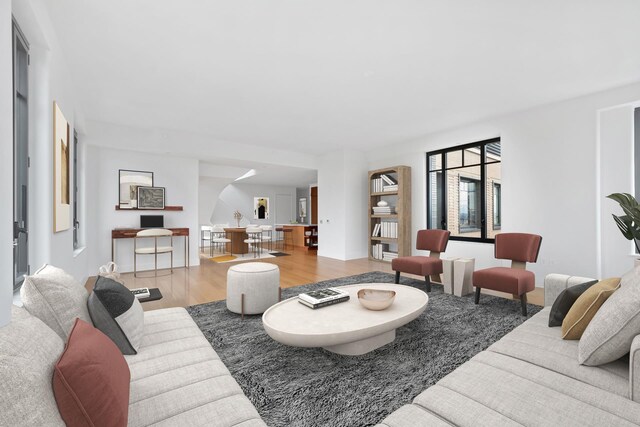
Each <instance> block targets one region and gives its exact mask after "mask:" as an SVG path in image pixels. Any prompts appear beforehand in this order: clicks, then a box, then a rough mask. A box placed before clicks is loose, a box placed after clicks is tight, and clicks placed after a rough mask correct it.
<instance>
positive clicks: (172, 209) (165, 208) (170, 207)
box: [116, 205, 184, 211]
mask: <svg viewBox="0 0 640 427" xmlns="http://www.w3.org/2000/svg"><path fill="white" fill-rule="evenodd" d="M116 210H117V211H182V210H184V208H183V207H182V206H165V207H164V209H138V208H121V207H120V205H116Z"/></svg>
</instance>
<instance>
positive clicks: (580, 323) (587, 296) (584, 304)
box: [562, 277, 631, 345]
mask: <svg viewBox="0 0 640 427" xmlns="http://www.w3.org/2000/svg"><path fill="white" fill-rule="evenodd" d="M619 287H620V279H619V278H617V277H614V278H611V279H605V280H601V281H599V282H598V283H597V284H595V285H593V286H591V287H590V288H589V289H587V290H586V291H585V292H584V293H583V294H582V295H580V296H579V297H578V299H577V300H576V302H575V303H574V304H573V305H572V306H571V308H570V309H569V312H568V313H567V315H566V316H565V318H564V320H563V321H562V339H565V340H579V339H580V337H582V334H583V333H584V331H585V329H587V326H589V323H590V322H591V319H593V317H594V316H595V315H596V313H597V312H598V310H599V309H600V307H602V304H604V302H605V301H606V300H607V299H608V298H609V297H610V296H611V295H613V293H614V292H615V291H616V290H618V288H619ZM629 345H631V343H629Z"/></svg>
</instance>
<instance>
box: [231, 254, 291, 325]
mask: <svg viewBox="0 0 640 427" xmlns="http://www.w3.org/2000/svg"><path fill="white" fill-rule="evenodd" d="M279 300H280V269H279V268H278V266H277V265H275V264H268V263H266V262H244V263H242V264H237V265H234V266H233V267H231V268H229V271H227V309H228V310H229V311H232V312H234V313H240V314H242V315H243V316H244V315H245V314H260V313H264V312H265V311H266V310H267V308H269V307H271V306H272V305H274V304H276V303H277V302H279Z"/></svg>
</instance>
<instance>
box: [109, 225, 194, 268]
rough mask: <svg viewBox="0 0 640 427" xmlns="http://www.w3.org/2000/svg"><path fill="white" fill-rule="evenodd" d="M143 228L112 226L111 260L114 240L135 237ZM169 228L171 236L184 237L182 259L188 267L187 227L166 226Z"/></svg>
mask: <svg viewBox="0 0 640 427" xmlns="http://www.w3.org/2000/svg"><path fill="white" fill-rule="evenodd" d="M142 230H144V229H143V228H114V229H113V230H111V261H113V262H115V259H116V240H117V239H135V237H136V234H138V232H139V231H142ZM166 230H171V231H172V232H173V236H183V237H184V259H185V267H186V268H189V228H166Z"/></svg>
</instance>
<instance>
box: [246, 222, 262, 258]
mask: <svg viewBox="0 0 640 427" xmlns="http://www.w3.org/2000/svg"><path fill="white" fill-rule="evenodd" d="M245 231H246V233H247V238H246V239H244V242H245V243H246V244H247V245H249V250H250V251H252V252H253V257H254V258H257V257H258V253H262V228H260V227H259V226H256V227H247V228H246V230H245Z"/></svg>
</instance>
